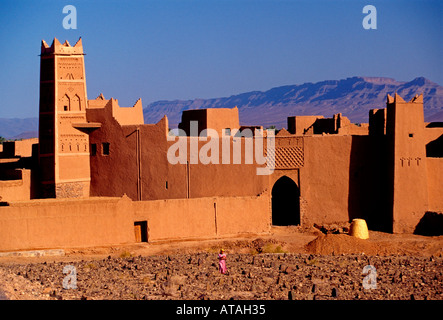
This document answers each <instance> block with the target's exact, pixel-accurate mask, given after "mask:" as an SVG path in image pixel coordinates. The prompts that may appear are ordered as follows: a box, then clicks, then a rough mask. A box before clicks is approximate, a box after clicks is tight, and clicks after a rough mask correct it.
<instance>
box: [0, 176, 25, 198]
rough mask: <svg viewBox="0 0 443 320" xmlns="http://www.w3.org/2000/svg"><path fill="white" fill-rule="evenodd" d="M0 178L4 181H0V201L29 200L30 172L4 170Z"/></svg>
mask: <svg viewBox="0 0 443 320" xmlns="http://www.w3.org/2000/svg"><path fill="white" fill-rule="evenodd" d="M2 176H3V177H4V178H5V180H0V201H3V202H8V201H20V200H29V199H30V198H31V170H27V169H16V170H7V171H6V170H5V171H4V172H2ZM0 179H2V177H0Z"/></svg>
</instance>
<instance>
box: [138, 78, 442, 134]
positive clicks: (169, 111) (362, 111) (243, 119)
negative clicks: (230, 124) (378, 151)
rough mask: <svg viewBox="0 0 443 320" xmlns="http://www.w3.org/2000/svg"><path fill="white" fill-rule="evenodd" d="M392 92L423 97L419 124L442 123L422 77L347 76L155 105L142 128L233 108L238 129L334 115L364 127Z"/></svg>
mask: <svg viewBox="0 0 443 320" xmlns="http://www.w3.org/2000/svg"><path fill="white" fill-rule="evenodd" d="M395 92H397V93H398V94H399V95H400V96H402V97H403V98H404V99H405V100H410V99H412V98H413V97H414V95H415V94H421V93H423V94H424V112H425V120H426V121H443V112H442V111H443V87H442V86H440V85H438V84H437V83H434V82H432V81H430V80H428V79H426V78H423V77H419V78H415V79H414V80H412V81H409V82H401V81H396V80H394V79H391V78H383V77H352V78H347V79H344V80H328V81H321V82H317V83H304V84H301V85H288V86H282V87H276V88H272V89H270V90H268V91H265V92H262V91H252V92H247V93H242V94H238V95H233V96H230V97H225V98H214V99H195V100H175V101H157V102H153V103H151V104H149V105H148V106H147V107H146V108H145V109H144V112H143V114H144V118H145V123H156V122H158V121H159V120H160V119H161V118H162V117H163V116H164V115H167V116H168V119H169V126H170V127H171V128H175V127H177V125H178V123H179V122H180V120H181V113H182V112H183V111H184V110H189V109H202V108H233V107H235V106H237V107H238V109H239V115H240V123H241V124H242V125H263V126H264V127H268V126H271V125H275V126H276V127H277V128H281V127H286V125H287V122H286V121H287V120H286V118H287V117H288V116H294V115H323V116H325V117H331V116H332V115H333V114H335V113H339V112H341V113H342V114H343V115H344V116H346V117H348V118H349V119H350V120H351V121H352V122H354V123H362V122H366V123H367V122H368V121H369V119H368V114H369V110H370V109H374V108H385V107H386V95H387V94H391V95H393V94H394V93H395ZM428 119H432V120H428Z"/></svg>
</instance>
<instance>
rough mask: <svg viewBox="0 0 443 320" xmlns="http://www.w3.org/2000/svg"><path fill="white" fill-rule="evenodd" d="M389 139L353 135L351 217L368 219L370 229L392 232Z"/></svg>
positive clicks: (350, 218)
mask: <svg viewBox="0 0 443 320" xmlns="http://www.w3.org/2000/svg"><path fill="white" fill-rule="evenodd" d="M386 142H387V141H386V138H385V136H377V137H372V136H352V144H351V154H350V161H349V190H348V215H349V222H351V221H352V220H353V219H356V218H361V219H365V220H366V222H367V224H368V228H369V229H370V230H376V231H383V232H392V217H391V215H390V214H389V210H388V208H389V201H388V194H389V192H388V184H387V182H388V181H389V176H388V167H387V163H386V156H387V155H386V150H387V145H386Z"/></svg>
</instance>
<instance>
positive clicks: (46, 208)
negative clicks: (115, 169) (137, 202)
mask: <svg viewBox="0 0 443 320" xmlns="http://www.w3.org/2000/svg"><path fill="white" fill-rule="evenodd" d="M132 216H133V215H132V202H131V201H130V200H129V199H127V198H126V199H121V198H104V199H88V200H55V199H45V200H31V201H23V202H16V203H11V204H10V206H4V207H0V251H15V250H33V249H51V248H67V247H87V246H102V245H112V244H122V243H130V242H133V241H134V233H133V223H132Z"/></svg>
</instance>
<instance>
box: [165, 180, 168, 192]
mask: <svg viewBox="0 0 443 320" xmlns="http://www.w3.org/2000/svg"><path fill="white" fill-rule="evenodd" d="M165 188H166V190H168V181H166V183H165Z"/></svg>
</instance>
